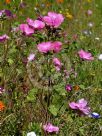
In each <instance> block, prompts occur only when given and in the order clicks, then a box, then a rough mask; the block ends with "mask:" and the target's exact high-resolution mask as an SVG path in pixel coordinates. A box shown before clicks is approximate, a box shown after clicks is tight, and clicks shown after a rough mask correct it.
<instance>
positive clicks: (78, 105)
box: [69, 98, 90, 115]
mask: <svg viewBox="0 0 102 136" xmlns="http://www.w3.org/2000/svg"><path fill="white" fill-rule="evenodd" d="M69 106H70V108H72V109H73V110H78V111H81V112H82V113H84V114H85V115H88V114H89V113H90V107H88V106H87V101H86V100H85V99H83V98H82V99H80V100H79V101H78V102H71V103H69Z"/></svg>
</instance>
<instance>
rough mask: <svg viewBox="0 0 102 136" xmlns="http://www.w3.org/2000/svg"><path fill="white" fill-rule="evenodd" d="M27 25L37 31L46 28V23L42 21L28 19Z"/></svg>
mask: <svg viewBox="0 0 102 136" xmlns="http://www.w3.org/2000/svg"><path fill="white" fill-rule="evenodd" d="M27 23H28V25H29V26H31V27H32V28H34V29H35V30H41V29H43V28H44V27H45V23H44V22H42V21H40V20H32V19H30V18H27Z"/></svg>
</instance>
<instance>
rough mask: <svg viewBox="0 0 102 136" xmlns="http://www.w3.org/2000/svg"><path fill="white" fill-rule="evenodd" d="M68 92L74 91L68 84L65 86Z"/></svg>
mask: <svg viewBox="0 0 102 136" xmlns="http://www.w3.org/2000/svg"><path fill="white" fill-rule="evenodd" d="M65 89H66V91H68V92H70V91H71V90H72V86H71V85H70V84H67V85H66V86H65Z"/></svg>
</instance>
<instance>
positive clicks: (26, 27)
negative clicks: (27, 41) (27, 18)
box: [19, 24, 34, 36]
mask: <svg viewBox="0 0 102 136" xmlns="http://www.w3.org/2000/svg"><path fill="white" fill-rule="evenodd" d="M19 29H20V30H21V32H22V33H23V34H25V35H27V36H31V35H32V34H34V29H32V28H31V27H30V26H29V25H28V24H21V25H20V26H19Z"/></svg>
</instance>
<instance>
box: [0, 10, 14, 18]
mask: <svg viewBox="0 0 102 136" xmlns="http://www.w3.org/2000/svg"><path fill="white" fill-rule="evenodd" d="M3 15H5V16H7V17H13V14H12V12H11V11H10V10H7V9H5V10H0V17H1V16H3Z"/></svg>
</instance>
